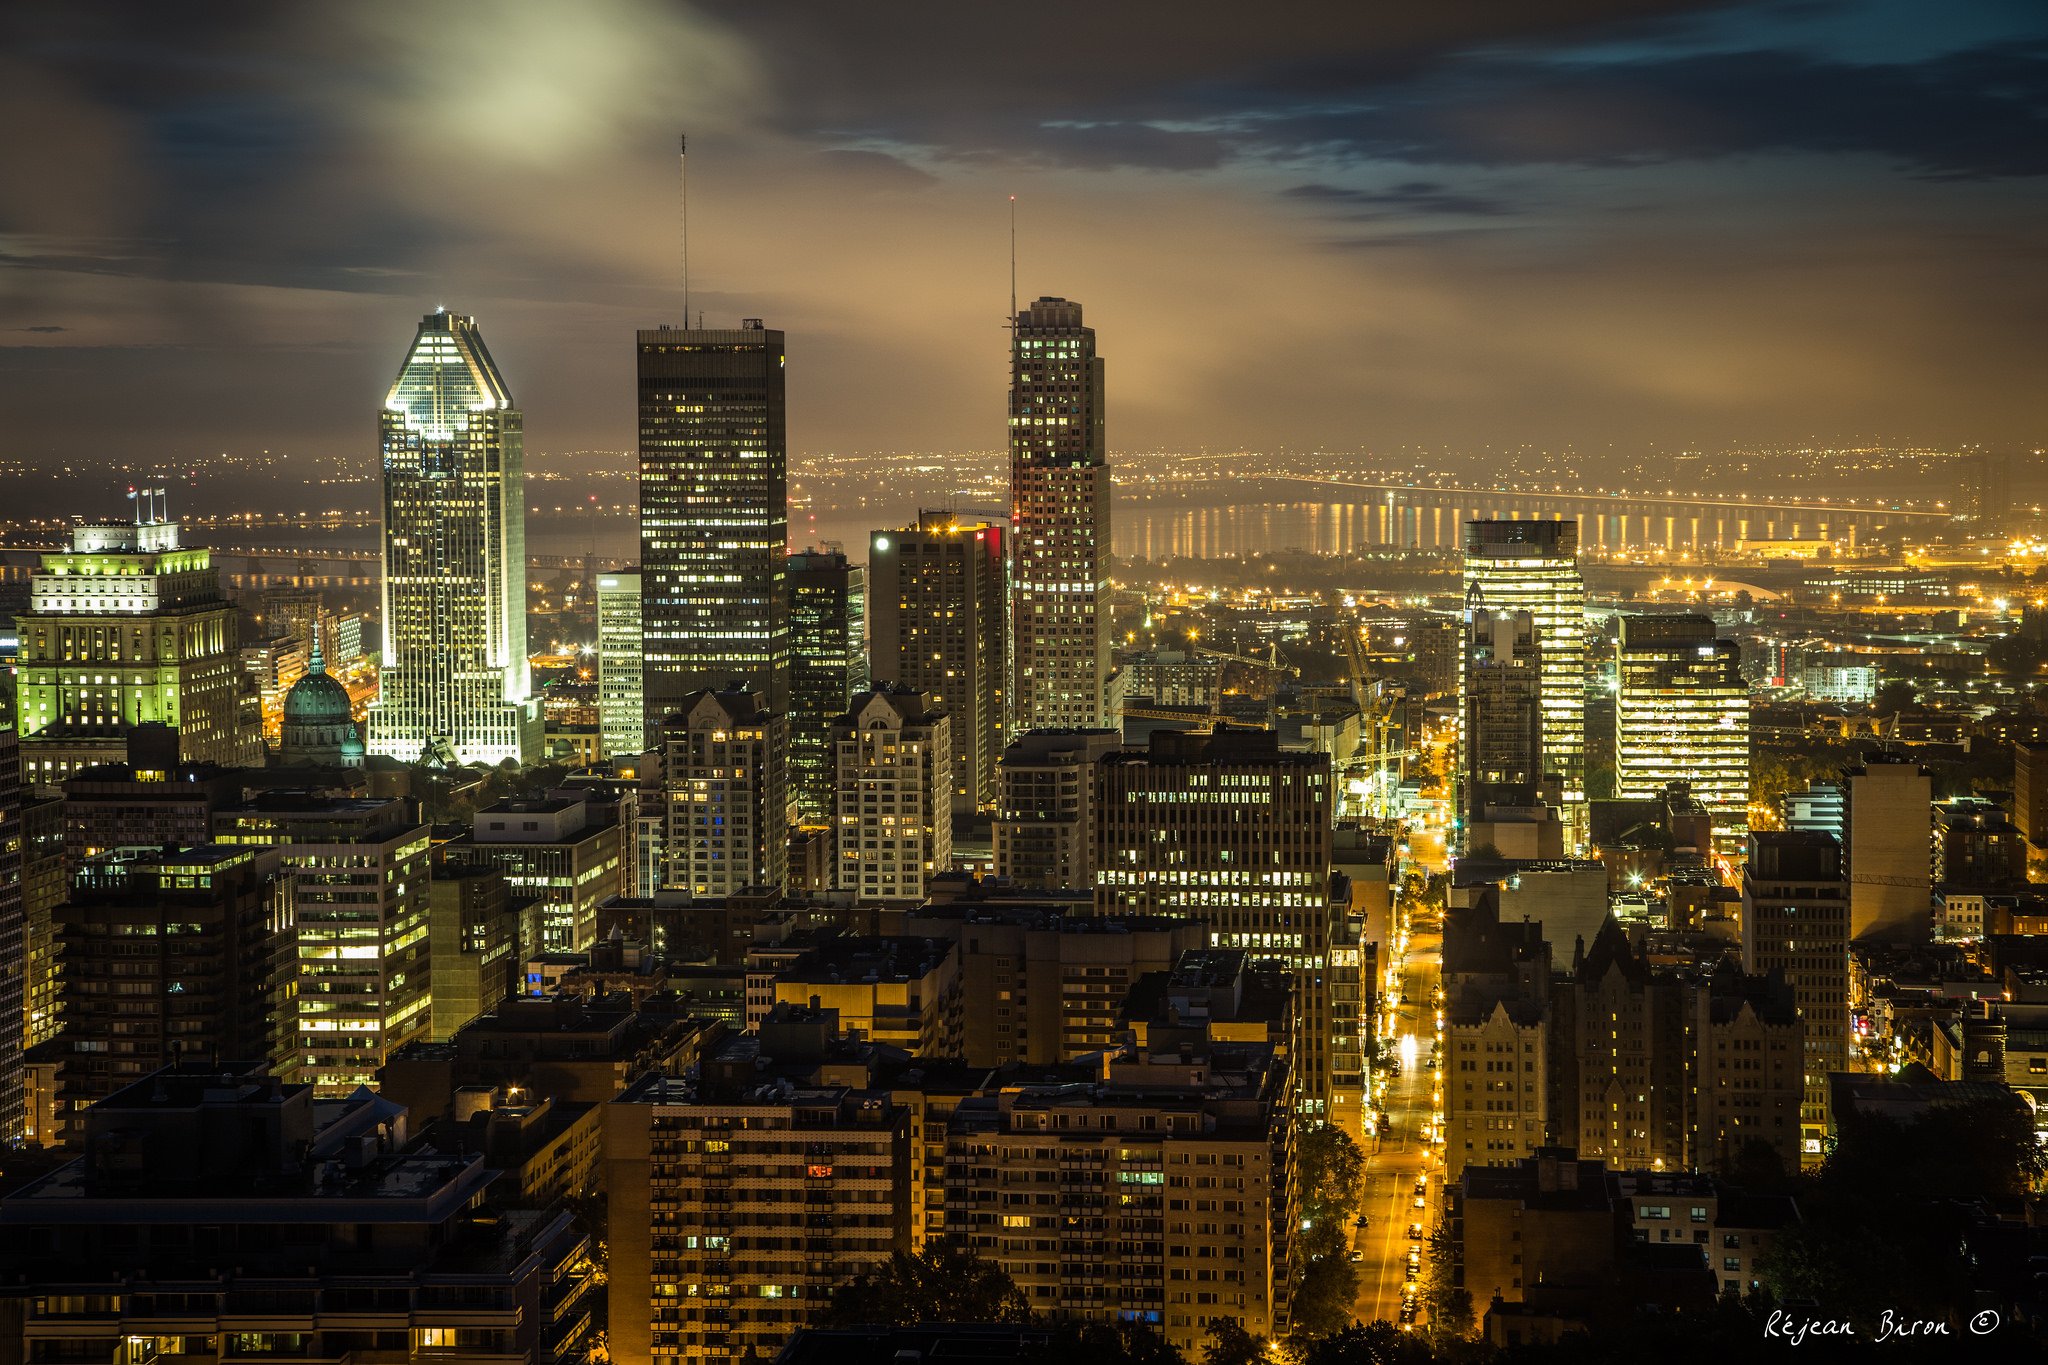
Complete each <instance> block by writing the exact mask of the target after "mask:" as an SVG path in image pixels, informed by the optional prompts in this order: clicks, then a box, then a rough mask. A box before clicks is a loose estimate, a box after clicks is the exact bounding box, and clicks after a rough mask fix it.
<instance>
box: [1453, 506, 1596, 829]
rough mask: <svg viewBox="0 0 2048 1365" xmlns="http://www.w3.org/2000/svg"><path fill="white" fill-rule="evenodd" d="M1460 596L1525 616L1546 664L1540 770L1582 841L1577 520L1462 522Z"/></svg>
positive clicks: (1581, 596) (1582, 652) (1582, 616)
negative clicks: (1559, 793) (1552, 780)
mask: <svg viewBox="0 0 2048 1365" xmlns="http://www.w3.org/2000/svg"><path fill="white" fill-rule="evenodd" d="M1464 587H1465V596H1466V598H1467V600H1470V599H1471V598H1472V595H1473V590H1474V589H1475V588H1476V589H1477V590H1478V597H1479V600H1480V601H1483V602H1484V603H1485V604H1486V605H1487V606H1488V607H1490V608H1492V609H1493V610H1494V611H1526V612H1528V613H1529V616H1530V618H1531V619H1532V620H1533V621H1534V622H1535V626H1536V648H1537V649H1538V651H1539V652H1540V653H1541V655H1542V659H1543V667H1542V672H1543V690H1542V696H1541V699H1540V702H1539V704H1540V706H1541V707H1542V710H1543V768H1544V775H1545V776H1552V775H1555V776H1556V777H1557V778H1558V779H1560V781H1561V783H1562V785H1563V797H1564V803H1565V811H1564V815H1565V823H1566V826H1567V827H1568V828H1569V829H1572V830H1576V831H1578V832H1579V835H1580V837H1583V831H1584V825H1585V818H1584V812H1585V803H1586V585H1585V583H1584V581H1583V580H1582V579H1581V578H1580V577H1579V524H1578V523H1577V522H1576V521H1468V522H1466V523H1465V584H1464Z"/></svg>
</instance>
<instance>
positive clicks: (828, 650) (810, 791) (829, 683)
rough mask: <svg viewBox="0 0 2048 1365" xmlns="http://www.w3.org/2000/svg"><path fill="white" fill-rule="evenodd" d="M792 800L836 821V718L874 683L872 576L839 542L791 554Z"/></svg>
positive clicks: (802, 817) (814, 821)
mask: <svg viewBox="0 0 2048 1365" xmlns="http://www.w3.org/2000/svg"><path fill="white" fill-rule="evenodd" d="M788 570H789V579H788V582H789V640H790V651H789V800H790V805H791V806H792V807H793V808H794V809H795V811H796V819H797V822H798V823H799V824H804V825H829V824H831V823H832V722H833V721H835V720H837V719H839V717H841V716H843V715H845V714H846V708H847V706H848V705H849V704H851V703H852V701H853V699H854V698H855V697H856V696H858V695H859V694H861V693H862V692H865V691H867V687H868V576H867V570H865V569H863V568H862V567H861V566H860V565H858V564H849V563H848V562H847V560H846V556H845V555H843V554H841V553H840V552H839V551H837V550H805V551H802V552H801V553H799V554H793V555H791V556H790V557H789V562H788Z"/></svg>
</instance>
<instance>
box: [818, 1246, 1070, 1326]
mask: <svg viewBox="0 0 2048 1365" xmlns="http://www.w3.org/2000/svg"><path fill="white" fill-rule="evenodd" d="M825 1320H826V1322H827V1323H829V1324H831V1325H833V1326H841V1327H852V1326H870V1325H872V1326H880V1327H907V1326H910V1325H912V1324H915V1323H920V1322H1029V1321H1030V1320H1031V1305H1030V1304H1029V1303H1027V1302H1026V1301H1025V1298H1024V1293H1023V1291H1022V1290H1020V1289H1018V1288H1017V1285H1016V1282H1015V1281H1013V1280H1012V1279H1011V1278H1010V1277H1009V1275H1008V1274H1006V1273H1005V1272H1004V1270H1003V1268H1002V1267H1001V1266H997V1265H992V1264H990V1263H989V1262H987V1261H984V1260H982V1259H981V1258H980V1257H979V1256H976V1255H975V1254H974V1253H972V1252H970V1251H965V1250H963V1249H961V1248H959V1247H955V1246H950V1245H943V1244H941V1245H935V1246H929V1247H926V1248H925V1249H924V1250H923V1251H920V1252H918V1253H917V1254H916V1255H910V1254H908V1253H905V1252H901V1251H899V1252H897V1253H896V1254H895V1255H893V1256H891V1257H890V1258H889V1259H888V1260H886V1261H883V1262H881V1263H880V1264H878V1265H873V1266H870V1267H868V1268H867V1269H866V1270H863V1271H861V1272H860V1274H858V1275H856V1276H854V1277H853V1279H851V1280H849V1281H848V1282H847V1283H845V1284H843V1285H841V1286H840V1287H839V1289H838V1290H837V1291H836V1292H835V1293H834V1294H833V1295H832V1306H831V1308H830V1309H829V1310H827V1312H826V1315H825Z"/></svg>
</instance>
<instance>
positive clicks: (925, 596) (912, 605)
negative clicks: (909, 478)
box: [868, 512, 1008, 816]
mask: <svg viewBox="0 0 2048 1365" xmlns="http://www.w3.org/2000/svg"><path fill="white" fill-rule="evenodd" d="M1003 572H1004V567H1003V528H1002V527H1000V526H996V525H992V524H990V523H988V522H981V521H963V520H962V519H961V518H959V517H956V516H954V515H952V514H951V513H947V512H924V513H920V514H919V516H918V519H917V524H916V525H914V526H906V527H903V528H901V529H899V530H894V531H877V532H875V533H874V535H872V536H871V537H869V539H868V578H869V582H870V583H871V584H872V585H873V588H874V592H873V595H872V596H871V597H870V599H869V611H870V613H871V629H870V631H869V634H868V674H869V676H870V677H873V678H877V679H880V680H881V681H883V682H888V683H895V684H897V685H898V686H901V687H911V688H915V689H917V690H918V691H920V692H927V693H930V694H931V695H933V696H935V697H937V698H938V699H939V700H940V702H941V703H942V704H944V706H945V708H946V713H947V715H948V716H949V717H951V719H952V731H953V813H954V814H955V815H963V816H964V815H973V814H975V813H976V812H977V811H987V810H990V809H993V808H994V806H995V799H996V761H997V760H998V759H999V758H1000V757H1001V756H1002V752H1003V719H1004V675H1005V664H1004V657H1005V637H1006V635H1007V634H1008V631H1007V629H1006V627H1005V622H1004V619H1003V605H1004V594H1003Z"/></svg>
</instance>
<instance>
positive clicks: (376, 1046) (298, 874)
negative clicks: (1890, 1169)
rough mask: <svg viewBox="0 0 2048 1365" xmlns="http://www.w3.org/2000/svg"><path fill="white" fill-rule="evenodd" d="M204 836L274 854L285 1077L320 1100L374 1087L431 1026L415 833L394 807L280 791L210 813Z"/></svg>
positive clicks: (424, 906)
mask: <svg viewBox="0 0 2048 1365" xmlns="http://www.w3.org/2000/svg"><path fill="white" fill-rule="evenodd" d="M213 829H214V841H215V842H216V843H220V844H255V845H260V846H263V847H266V848H272V849H275V850H277V855H278V857H279V860H280V866H281V867H282V870H283V875H284V877H285V878H286V879H287V882H288V884H289V888H290V899H291V905H292V913H293V914H294V916H295V917H296V921H297V925H296V929H295V930H294V937H295V939H296V940H297V955H296V960H297V964H298V971H297V975H296V976H295V978H294V979H293V980H292V982H291V990H292V992H293V994H294V996H295V997H296V998H295V999H294V1001H293V1002H292V1004H291V1005H290V1006H288V1007H287V1008H288V1010H289V1022H287V1023H286V1024H285V1030H286V1032H287V1033H288V1034H289V1035H290V1037H289V1039H288V1043H289V1046H290V1048H291V1064H292V1066H293V1068H294V1069H295V1071H296V1074H297V1079H299V1080H301V1081H305V1082H310V1083H311V1084H312V1085H313V1087H314V1088H315V1089H316V1090H317V1091H318V1092H319V1093H320V1094H321V1095H329V1096H331V1095H346V1094H348V1093H350V1092H351V1091H353V1090H354V1089H355V1088H356V1087H358V1086H363V1085H375V1084H376V1083H377V1070H378V1068H379V1067H381V1066H383V1065H384V1062H385V1060H386V1059H387V1058H389V1057H390V1055H391V1053H392V1052H393V1051H395V1050H396V1049H397V1048H398V1047H399V1046H401V1045H402V1044H404V1043H408V1042H410V1041H412V1040H413V1039H415V1038H425V1037H426V1036H427V1030H428V1027H429V1025H430V1024H431V1023H432V1017H431V1014H430V1008H431V1006H432V1003H433V999H432V994H431V991H430V981H429V978H428V974H427V973H428V970H429V957H428V907H429V901H430V896H429V891H428V886H427V875H428V858H429V847H428V845H429V841H428V838H427V833H428V831H427V827H426V826H425V825H422V824H417V823H415V822H414V820H413V818H412V810H411V806H410V803H409V802H406V801H402V800H393V801H381V800H372V799H359V798H353V797H327V796H315V795H310V794H308V793H305V792H285V791H280V792H264V793H262V794H260V795H258V796H255V797H253V798H252V799H250V800H248V801H246V802H243V803H242V804H240V805H236V806H229V807H227V808H225V809H222V810H219V811H216V812H215V813H214V817H213Z"/></svg>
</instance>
